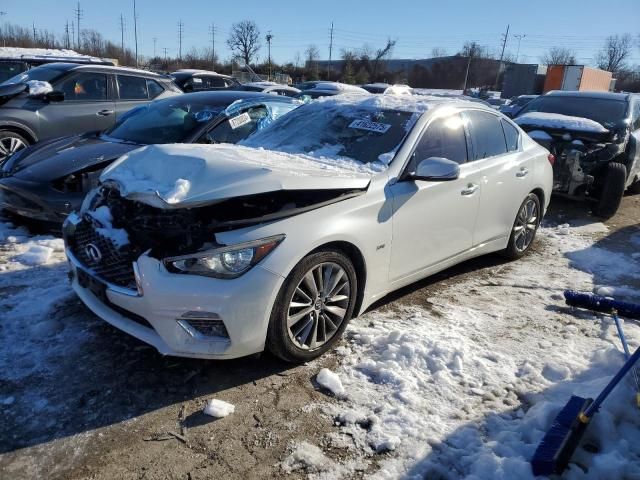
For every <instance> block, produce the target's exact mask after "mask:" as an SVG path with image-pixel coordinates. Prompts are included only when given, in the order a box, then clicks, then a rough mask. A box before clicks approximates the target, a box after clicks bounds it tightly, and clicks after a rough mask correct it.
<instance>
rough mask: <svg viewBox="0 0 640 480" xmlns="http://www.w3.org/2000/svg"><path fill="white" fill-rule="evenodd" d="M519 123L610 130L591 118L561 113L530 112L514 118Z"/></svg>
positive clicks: (583, 129)
mask: <svg viewBox="0 0 640 480" xmlns="http://www.w3.org/2000/svg"><path fill="white" fill-rule="evenodd" d="M514 122H516V123H517V124H518V125H520V126H523V125H529V126H534V127H542V128H544V127H547V128H566V129H567V130H575V131H581V132H594V133H606V132H608V130H607V129H606V128H604V127H603V126H602V125H600V124H599V123H598V122H596V121H594V120H591V119H589V118H582V117H571V116H569V115H561V114H559V113H546V112H530V113H525V114H523V115H521V116H519V117H517V118H515V119H514Z"/></svg>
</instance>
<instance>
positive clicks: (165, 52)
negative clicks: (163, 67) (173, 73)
mask: <svg viewBox="0 0 640 480" xmlns="http://www.w3.org/2000/svg"><path fill="white" fill-rule="evenodd" d="M162 50H164V63H167V51H168V50H169V49H168V48H167V47H163V48H162Z"/></svg>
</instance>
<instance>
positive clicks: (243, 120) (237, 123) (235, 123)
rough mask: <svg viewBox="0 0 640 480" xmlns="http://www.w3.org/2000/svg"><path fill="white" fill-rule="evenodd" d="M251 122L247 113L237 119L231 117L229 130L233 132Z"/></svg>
mask: <svg viewBox="0 0 640 480" xmlns="http://www.w3.org/2000/svg"><path fill="white" fill-rule="evenodd" d="M250 121H251V117H250V116H249V114H248V113H247V112H244V113H241V114H240V115H238V116H237V117H233V118H230V119H229V125H231V129H232V130H235V129H236V128H239V127H241V126H242V125H246V124H247V123H249V122H250Z"/></svg>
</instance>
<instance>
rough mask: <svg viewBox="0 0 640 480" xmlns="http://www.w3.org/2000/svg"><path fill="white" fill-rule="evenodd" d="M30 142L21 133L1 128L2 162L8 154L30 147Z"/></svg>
mask: <svg viewBox="0 0 640 480" xmlns="http://www.w3.org/2000/svg"><path fill="white" fill-rule="evenodd" d="M29 144H30V142H29V141H28V140H27V139H26V138H24V137H23V136H22V135H20V134H19V133H16V132H14V131H11V130H0V162H1V161H2V160H4V159H5V158H7V156H8V155H11V154H13V153H16V152H17V151H19V150H22V149H23V148H26V147H28V146H29Z"/></svg>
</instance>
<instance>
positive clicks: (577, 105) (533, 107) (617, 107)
mask: <svg viewBox="0 0 640 480" xmlns="http://www.w3.org/2000/svg"><path fill="white" fill-rule="evenodd" d="M529 112H544V113H559V114H560V115H569V116H571V117H582V118H589V119H591V120H594V121H596V122H598V123H600V124H601V125H604V126H605V127H607V128H609V127H613V126H616V125H617V124H618V123H620V122H621V121H622V120H623V119H624V118H625V114H626V112H627V102H626V101H624V100H615V99H610V98H593V97H586V96H585V97H571V96H565V95H563V96H553V95H543V96H541V97H538V98H536V99H534V100H531V101H530V102H529V103H528V104H527V105H526V106H525V107H524V108H523V109H522V110H520V113H518V116H521V115H524V114H525V113H529Z"/></svg>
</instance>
